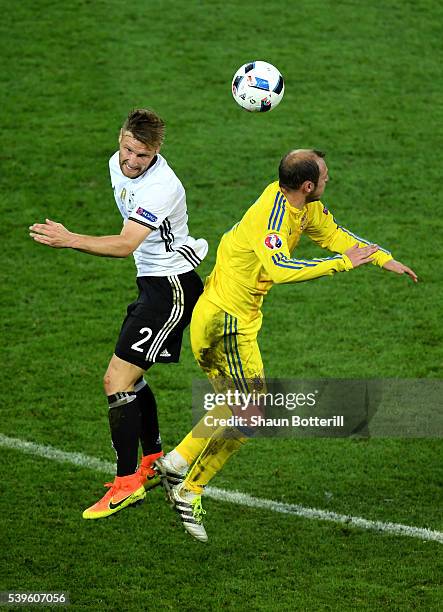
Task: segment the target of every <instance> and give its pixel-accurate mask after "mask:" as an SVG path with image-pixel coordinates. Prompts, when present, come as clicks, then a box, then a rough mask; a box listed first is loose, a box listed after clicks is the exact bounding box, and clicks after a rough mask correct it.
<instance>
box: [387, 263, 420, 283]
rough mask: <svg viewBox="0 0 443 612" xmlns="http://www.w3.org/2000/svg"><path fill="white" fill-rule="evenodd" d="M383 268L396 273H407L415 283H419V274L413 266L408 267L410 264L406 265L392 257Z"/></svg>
mask: <svg viewBox="0 0 443 612" xmlns="http://www.w3.org/2000/svg"><path fill="white" fill-rule="evenodd" d="M383 268H384V269H385V270H389V272H395V273H396V274H407V275H408V276H409V277H410V278H412V280H413V281H414V283H418V276H417V275H416V273H415V272H414V270H411V268H408V266H405V265H404V264H402V263H401V262H400V261H395V259H391V260H390V261H387V262H386V263H385V264H384V265H383Z"/></svg>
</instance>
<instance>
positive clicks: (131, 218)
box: [129, 217, 158, 230]
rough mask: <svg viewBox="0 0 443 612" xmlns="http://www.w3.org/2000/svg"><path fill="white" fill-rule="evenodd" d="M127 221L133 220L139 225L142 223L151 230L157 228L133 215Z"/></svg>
mask: <svg viewBox="0 0 443 612" xmlns="http://www.w3.org/2000/svg"><path fill="white" fill-rule="evenodd" d="M129 221H135V222H136V223H140V225H144V226H145V227H149V228H150V229H152V230H157V229H158V227H154V226H153V225H149V223H145V222H144V221H140V220H139V219H134V218H133V217H129Z"/></svg>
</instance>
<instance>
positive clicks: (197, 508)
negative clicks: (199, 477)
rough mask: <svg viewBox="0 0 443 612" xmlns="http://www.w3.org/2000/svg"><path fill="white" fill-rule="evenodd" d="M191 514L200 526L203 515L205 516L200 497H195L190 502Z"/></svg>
mask: <svg viewBox="0 0 443 612" xmlns="http://www.w3.org/2000/svg"><path fill="white" fill-rule="evenodd" d="M192 514H193V516H194V518H195V520H196V521H197V523H199V524H200V523H201V522H202V520H203V515H204V514H206V510H204V508H203V506H202V498H201V497H200V496H199V497H196V498H195V499H194V500H193V501H192Z"/></svg>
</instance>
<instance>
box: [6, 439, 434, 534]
mask: <svg viewBox="0 0 443 612" xmlns="http://www.w3.org/2000/svg"><path fill="white" fill-rule="evenodd" d="M0 446H2V447H4V448H10V449H14V450H20V451H22V452H24V453H28V454H30V455H35V456H37V457H43V458H45V459H50V460H51V461H58V462H59V463H69V464H71V465H76V466H79V467H84V468H88V469H91V470H94V471H96V472H101V473H103V474H107V475H111V474H115V465H114V464H113V463H111V462H110V461H102V460H101V459H96V458H95V457H89V456H88V455H83V454H82V453H69V452H66V451H62V450H59V449H58V448H54V447H52V446H44V445H42V444H35V443H34V442H27V441H26V440H20V439H19V438H10V437H8V436H5V435H3V434H1V433H0ZM205 495H207V496H208V497H212V498H213V499H217V500H220V501H225V502H228V503H231V504H237V505H239V506H248V507H249V508H258V509H260V510H269V511H271V512H280V513H282V514H291V515H293V516H300V517H302V518H306V519H314V520H319V521H329V522H331V523H337V524H341V525H346V526H347V527H356V528H358V529H367V530H372V531H381V532H383V533H388V534H393V535H401V536H409V537H411V538H418V539H419V540H428V541H432V542H439V543H441V544H443V532H441V531H434V530H432V529H426V528H423V527H412V526H410V525H402V524H399V523H385V522H383V521H371V520H368V519H365V518H361V517H359V516H349V515H345V514H337V513H336V512H328V511H327V510H317V509H316V508H307V507H305V506H300V505H298V504H285V503H282V502H277V501H273V500H272V499H262V498H259V497H252V496H251V495H248V494H247V493H241V492H240V491H225V490H224V489H217V488H215V487H207V488H206V490H205Z"/></svg>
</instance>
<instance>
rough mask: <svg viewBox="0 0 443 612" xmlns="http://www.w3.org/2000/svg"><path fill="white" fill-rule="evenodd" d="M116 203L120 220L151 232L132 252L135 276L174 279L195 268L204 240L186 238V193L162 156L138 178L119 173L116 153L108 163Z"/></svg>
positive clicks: (202, 252)
mask: <svg viewBox="0 0 443 612" xmlns="http://www.w3.org/2000/svg"><path fill="white" fill-rule="evenodd" d="M109 171H110V174H111V183H112V188H113V190H114V197H115V201H116V202H117V206H118V209H119V210H120V213H121V215H122V217H123V223H126V222H127V221H128V219H130V220H131V221H136V222H137V223H141V224H142V225H145V226H146V227H150V228H151V229H152V230H153V231H152V232H151V233H150V234H149V236H148V237H147V238H146V239H145V240H144V241H143V242H142V243H141V245H140V246H139V247H138V248H137V249H136V250H135V251H134V259H135V265H136V266H137V276H173V275H175V274H183V273H185V272H189V271H190V270H192V269H193V268H196V267H197V266H198V265H199V263H200V262H201V261H202V259H203V258H204V257H205V256H206V253H207V252H208V243H207V242H206V240H203V239H200V240H195V239H194V238H192V237H191V236H190V235H189V230H188V213H187V208H186V196H185V190H184V187H183V185H182V184H181V182H180V181H179V179H178V178H177V176H176V175H175V173H174V171H173V170H172V169H171V168H170V167H169V166H168V163H167V161H166V160H165V158H164V157H162V156H161V155H157V157H156V160H155V163H154V164H153V165H152V166H150V167H149V168H148V169H147V170H146V172H144V173H143V174H142V175H141V176H139V177H137V178H134V179H131V178H128V177H126V176H125V175H124V174H123V173H122V171H121V170H120V165H119V153H118V151H117V152H116V153H115V154H114V155H113V156H112V157H111V159H110V160H109Z"/></svg>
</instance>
